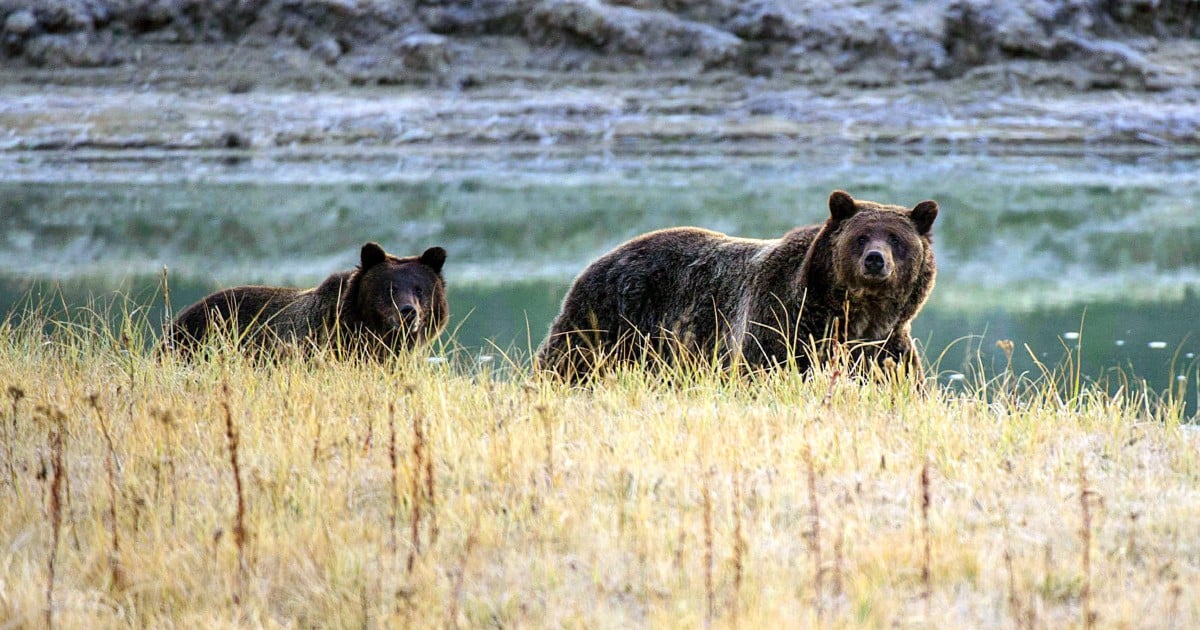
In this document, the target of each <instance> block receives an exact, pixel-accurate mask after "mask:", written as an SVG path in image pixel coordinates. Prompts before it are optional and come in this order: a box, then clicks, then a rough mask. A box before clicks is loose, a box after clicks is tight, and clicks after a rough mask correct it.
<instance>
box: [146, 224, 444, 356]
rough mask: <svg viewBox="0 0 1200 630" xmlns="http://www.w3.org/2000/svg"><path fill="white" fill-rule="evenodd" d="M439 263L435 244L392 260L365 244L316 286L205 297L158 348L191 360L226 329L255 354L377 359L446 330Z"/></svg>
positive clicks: (440, 254) (254, 288) (252, 288)
mask: <svg viewBox="0 0 1200 630" xmlns="http://www.w3.org/2000/svg"><path fill="white" fill-rule="evenodd" d="M445 260H446V251H445V250H444V249H442V248H440V247H431V248H429V249H427V250H425V252H424V253H423V254H421V255H420V256H411V257H407V258H398V257H396V256H391V255H389V254H387V253H386V252H384V250H383V248H382V247H380V246H379V245H378V244H377V243H367V244H366V245H363V247H362V252H361V264H360V265H359V266H358V267H357V268H355V269H352V270H350V271H342V272H338V273H335V274H333V275H331V276H329V277H328V278H326V279H325V281H324V282H322V283H321V284H320V285H318V286H317V287H315V288H312V289H293V288H285V287H259V286H244V287H235V288H232V289H226V290H224V291H219V292H217V293H213V294H211V295H209V296H207V297H205V298H204V299H202V300H200V301H199V302H197V303H196V304H193V305H192V306H189V307H188V308H187V309H185V310H184V311H183V312H182V313H180V314H179V316H178V317H177V318H176V319H175V321H174V322H173V323H172V324H171V326H170V327H169V329H168V331H167V332H168V334H167V337H166V339H165V340H164V346H165V349H169V350H174V351H176V352H178V353H179V354H180V355H182V356H185V357H187V356H191V354H192V353H193V352H194V351H195V350H196V349H197V348H198V347H199V345H200V344H201V343H202V342H203V341H204V340H205V339H206V338H207V337H208V336H209V335H211V334H213V333H214V332H218V331H220V330H224V331H225V332H227V333H231V334H232V335H233V338H234V339H236V340H237V341H238V346H239V347H241V348H243V349H245V350H248V351H250V352H254V353H258V352H263V351H269V350H271V349H274V348H277V347H280V346H292V347H295V346H299V347H300V348H301V349H302V350H310V349H312V348H316V347H321V346H326V345H329V344H336V345H337V346H338V347H339V348H342V349H345V350H348V351H351V352H354V353H361V354H365V355H369V356H375V357H379V358H382V357H383V356H386V355H387V354H390V353H393V352H397V351H401V350H410V349H412V348H415V347H418V346H421V345H424V344H427V343H429V342H430V341H432V340H433V338H435V337H437V335H439V334H440V333H441V332H442V330H443V329H445V327H446V320H447V318H448V316H449V307H448V305H447V303H446V290H445V282H444V281H443V280H442V275H441V271H442V266H443V264H444V263H445Z"/></svg>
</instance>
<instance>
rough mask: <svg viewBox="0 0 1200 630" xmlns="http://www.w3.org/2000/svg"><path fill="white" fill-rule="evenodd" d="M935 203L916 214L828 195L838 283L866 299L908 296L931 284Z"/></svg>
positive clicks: (916, 208)
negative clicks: (928, 283) (917, 288)
mask: <svg viewBox="0 0 1200 630" xmlns="http://www.w3.org/2000/svg"><path fill="white" fill-rule="evenodd" d="M937 214H938V205H937V202H935V201H922V202H921V203H919V204H917V205H916V206H914V207H913V208H912V209H911V210H909V209H907V208H904V207H902V206H890V205H884V204H879V203H875V202H873V201H861V200H855V199H854V198H853V197H851V196H850V195H849V194H848V193H846V192H843V191H840V190H835V191H834V192H833V194H831V195H830V196H829V222H828V223H827V224H826V226H827V229H829V230H831V231H832V232H831V234H832V235H833V237H834V238H833V243H832V245H833V252H832V254H833V256H832V262H833V272H834V275H835V277H836V281H837V283H838V284H839V285H841V286H843V287H845V288H846V289H847V290H848V291H849V292H850V293H851V294H856V295H861V296H892V297H897V298H900V297H904V296H907V295H908V294H909V293H910V292H911V291H912V290H913V289H914V288H915V287H917V286H918V285H922V284H926V283H927V282H932V274H934V273H935V272H936V270H935V267H934V262H933V249H932V247H931V245H932V242H933V240H932V234H931V231H932V229H933V221H934V219H936V218H937Z"/></svg>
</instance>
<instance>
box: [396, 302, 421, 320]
mask: <svg viewBox="0 0 1200 630" xmlns="http://www.w3.org/2000/svg"><path fill="white" fill-rule="evenodd" d="M416 316H417V307H415V306H413V305H412V304H405V305H404V306H401V307H400V317H402V318H403V319H404V321H410V320H412V318H414V317H416Z"/></svg>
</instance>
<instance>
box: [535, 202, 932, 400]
mask: <svg viewBox="0 0 1200 630" xmlns="http://www.w3.org/2000/svg"><path fill="white" fill-rule="evenodd" d="M937 214H938V206H937V203H936V202H933V201H923V202H921V203H919V204H917V205H916V207H914V208H913V209H911V210H908V209H906V208H903V207H900V206H890V205H883V204H878V203H874V202H871V201H856V200H855V199H854V198H852V197H851V196H850V195H849V194H848V193H845V192H843V191H840V190H838V191H834V192H833V194H831V195H830V197H829V219H828V220H827V221H826V222H825V223H824V224H819V225H810V226H805V227H799V228H795V229H793V230H792V231H790V232H788V233H787V234H785V235H784V236H783V238H780V239H772V240H757V239H746V238H733V237H729V236H726V235H724V234H720V233H717V232H711V231H708V230H703V229H699V228H672V229H666V230H660V231H657V232H651V233H649V234H645V235H642V236H639V237H637V238H634V239H633V240H631V241H628V242H626V243H625V244H623V245H620V246H618V247H617V248H616V249H614V250H613V251H611V252H609V253H607V254H605V255H604V256H602V257H601V258H600V259H599V260H597V261H596V262H594V263H592V264H591V265H590V266H589V267H588V268H587V269H585V270H584V271H583V273H581V274H580V275H579V277H578V278H576V279H575V282H574V284H573V285H572V286H571V289H570V291H569V292H568V293H567V296H566V298H565V299H564V300H563V304H562V310H561V312H560V313H559V315H558V317H557V318H555V320H554V322H553V323H552V324H551V327H550V335H549V337H548V338H547V339H546V340H545V341H544V342H542V345H541V347H540V348H538V352H537V356H536V358H535V366H536V368H537V369H539V370H546V371H550V372H553V373H556V374H558V375H559V376H561V377H562V378H564V379H566V380H568V381H574V380H578V379H580V378H581V377H586V376H588V375H589V374H591V373H592V372H594V371H595V370H597V369H598V368H601V367H604V366H607V365H611V364H613V363H616V362H641V363H648V364H661V363H664V362H665V363H675V362H676V361H677V359H678V358H679V357H678V355H680V354H681V353H682V354H686V355H688V356H690V357H691V359H692V360H695V359H700V360H703V361H716V362H718V363H719V364H721V365H725V366H728V365H731V364H732V363H734V362H738V361H744V362H745V363H746V364H747V365H749V366H750V367H753V368H766V367H772V366H776V365H781V364H793V362H794V365H795V366H796V367H797V368H799V369H800V370H807V369H808V368H809V366H810V365H811V363H812V362H813V361H814V360H817V359H818V357H819V355H820V354H821V351H822V348H825V347H826V346H827V343H826V342H828V341H830V340H834V341H838V342H855V343H851V344H848V345H850V346H851V347H852V348H854V349H855V353H856V356H858V357H859V358H862V357H864V356H866V357H869V358H873V359H876V360H880V361H883V360H886V359H887V358H891V359H893V360H895V361H896V362H898V363H901V364H906V365H907V366H908V367H909V369H910V370H911V371H912V373H913V374H917V375H920V374H921V371H920V370H921V363H920V358H919V357H918V355H917V353H916V351H915V349H914V348H913V343H912V338H911V337H910V332H909V331H910V324H911V322H912V320H913V318H914V317H916V315H917V312H918V311H919V310H920V309H921V306H922V305H923V304H924V303H925V300H926V298H928V297H929V293H930V291H932V289H933V284H934V278H935V276H936V274H937V268H936V265H935V264H934V257H933V249H932V247H931V245H932V238H931V233H930V231H931V228H932V227H933V221H934V219H936V218H937ZM858 342H861V343H858ZM814 352H815V353H816V356H814Z"/></svg>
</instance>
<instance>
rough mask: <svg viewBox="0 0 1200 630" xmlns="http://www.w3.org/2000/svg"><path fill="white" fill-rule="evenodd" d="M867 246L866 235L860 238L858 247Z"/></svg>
mask: <svg viewBox="0 0 1200 630" xmlns="http://www.w3.org/2000/svg"><path fill="white" fill-rule="evenodd" d="M866 244H867V236H866V235H865V234H864V235H862V236H860V237H858V246H859V247H865V246H866Z"/></svg>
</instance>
